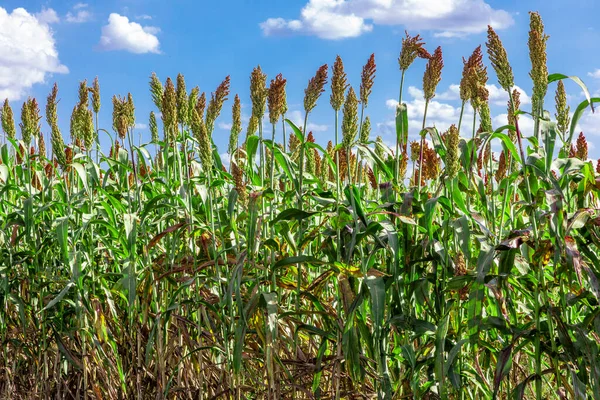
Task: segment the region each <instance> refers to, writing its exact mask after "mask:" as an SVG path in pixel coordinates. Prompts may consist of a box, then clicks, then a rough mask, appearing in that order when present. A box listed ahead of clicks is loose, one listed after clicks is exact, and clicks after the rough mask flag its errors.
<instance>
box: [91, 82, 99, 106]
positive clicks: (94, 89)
mask: <svg viewBox="0 0 600 400" xmlns="http://www.w3.org/2000/svg"><path fill="white" fill-rule="evenodd" d="M91 91H92V109H93V110H94V112H95V113H96V114H98V113H99V112H100V82H98V77H96V78H95V79H94V83H93V85H92V88H91Z"/></svg>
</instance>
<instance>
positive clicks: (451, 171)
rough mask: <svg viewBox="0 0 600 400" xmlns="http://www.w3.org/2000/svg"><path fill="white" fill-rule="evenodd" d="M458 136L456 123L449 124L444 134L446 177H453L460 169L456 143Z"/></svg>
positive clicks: (458, 140)
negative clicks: (446, 132)
mask: <svg viewBox="0 0 600 400" xmlns="http://www.w3.org/2000/svg"><path fill="white" fill-rule="evenodd" d="M459 142H460V136H459V132H458V128H456V125H451V126H450V129H449V130H448V134H447V135H446V148H447V152H446V174H447V175H448V179H453V178H454V177H456V175H457V174H458V171H459V169H460V160H459V154H458V145H459Z"/></svg>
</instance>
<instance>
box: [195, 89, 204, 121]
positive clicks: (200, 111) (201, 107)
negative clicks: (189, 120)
mask: <svg viewBox="0 0 600 400" xmlns="http://www.w3.org/2000/svg"><path fill="white" fill-rule="evenodd" d="M205 109H206V93H204V92H202V94H201V95H200V97H199V98H198V102H197V103H196V111H197V112H198V115H199V116H200V118H202V119H204V110H205Z"/></svg>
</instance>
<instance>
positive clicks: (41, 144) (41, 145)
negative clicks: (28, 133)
mask: <svg viewBox="0 0 600 400" xmlns="http://www.w3.org/2000/svg"><path fill="white" fill-rule="evenodd" d="M38 154H39V155H40V159H41V160H44V159H46V141H45V140H44V135H40V138H39V140H38Z"/></svg>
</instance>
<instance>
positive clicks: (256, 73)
mask: <svg viewBox="0 0 600 400" xmlns="http://www.w3.org/2000/svg"><path fill="white" fill-rule="evenodd" d="M250 100H252V115H254V116H255V117H257V118H258V119H262V117H263V115H265V107H266V101H267V74H264V73H263V72H262V69H261V68H260V65H259V66H257V67H256V68H254V69H253V70H252V74H250Z"/></svg>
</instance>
